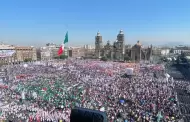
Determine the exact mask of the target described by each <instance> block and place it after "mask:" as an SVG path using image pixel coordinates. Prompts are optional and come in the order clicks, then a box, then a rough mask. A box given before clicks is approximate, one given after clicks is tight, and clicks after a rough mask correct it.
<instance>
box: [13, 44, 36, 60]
mask: <svg viewBox="0 0 190 122" xmlns="http://www.w3.org/2000/svg"><path fill="white" fill-rule="evenodd" d="M15 51H16V62H23V61H25V60H31V61H36V60H37V52H36V48H34V47H32V46H31V47H26V46H15Z"/></svg>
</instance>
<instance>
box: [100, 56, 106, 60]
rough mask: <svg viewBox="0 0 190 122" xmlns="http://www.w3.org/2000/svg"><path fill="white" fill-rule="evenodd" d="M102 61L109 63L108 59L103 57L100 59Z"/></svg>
mask: <svg viewBox="0 0 190 122" xmlns="http://www.w3.org/2000/svg"><path fill="white" fill-rule="evenodd" d="M100 60H101V61H107V60H108V59H107V57H105V56H104V57H102V58H101V59H100Z"/></svg>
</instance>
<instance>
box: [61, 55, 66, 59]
mask: <svg viewBox="0 0 190 122" xmlns="http://www.w3.org/2000/svg"><path fill="white" fill-rule="evenodd" d="M66 58H68V56H66V55H61V56H60V59H66Z"/></svg>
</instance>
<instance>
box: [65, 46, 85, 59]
mask: <svg viewBox="0 0 190 122" xmlns="http://www.w3.org/2000/svg"><path fill="white" fill-rule="evenodd" d="M68 56H69V57H73V58H77V57H83V56H85V48H83V47H70V48H69V55H68Z"/></svg>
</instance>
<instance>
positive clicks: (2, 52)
mask: <svg viewBox="0 0 190 122" xmlns="http://www.w3.org/2000/svg"><path fill="white" fill-rule="evenodd" d="M14 53H15V50H0V57H10V56H12V55H13V54H14Z"/></svg>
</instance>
